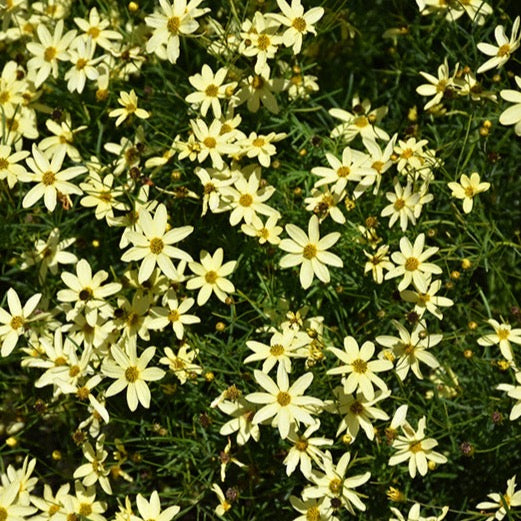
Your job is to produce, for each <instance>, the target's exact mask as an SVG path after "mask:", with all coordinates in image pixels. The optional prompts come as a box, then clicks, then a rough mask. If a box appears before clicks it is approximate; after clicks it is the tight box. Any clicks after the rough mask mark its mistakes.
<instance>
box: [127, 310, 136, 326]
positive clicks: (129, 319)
mask: <svg viewBox="0 0 521 521" xmlns="http://www.w3.org/2000/svg"><path fill="white" fill-rule="evenodd" d="M138 322H139V315H138V314H137V313H136V312H135V311H132V312H131V313H129V314H128V317H127V324H128V325H129V326H130V327H132V326H135V325H136V324H137V323H138Z"/></svg>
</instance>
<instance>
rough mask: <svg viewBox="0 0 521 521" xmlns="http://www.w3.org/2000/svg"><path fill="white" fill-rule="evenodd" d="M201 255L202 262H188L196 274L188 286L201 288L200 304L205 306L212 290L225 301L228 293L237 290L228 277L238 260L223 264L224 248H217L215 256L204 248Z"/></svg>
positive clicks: (198, 299) (189, 287) (198, 295)
mask: <svg viewBox="0 0 521 521" xmlns="http://www.w3.org/2000/svg"><path fill="white" fill-rule="evenodd" d="M200 257H201V263H200V264H199V263H198V262H190V263H189V264H188V266H189V268H190V269H191V270H192V271H193V272H194V273H195V275H196V276H195V277H194V278H192V279H189V280H188V282H187V283H186V288H187V289H189V290H192V289H199V293H198V294H197V304H198V305H199V306H203V305H204V304H205V303H206V302H207V301H208V299H209V298H210V296H211V294H212V292H213V293H215V296H216V297H217V298H218V299H219V300H220V301H221V302H225V300H226V295H227V293H233V292H234V291H235V286H234V285H233V284H232V283H231V282H230V281H229V280H228V279H227V278H226V277H228V275H231V273H232V271H233V270H234V269H235V266H236V264H237V261H228V262H226V263H225V264H223V258H224V250H223V249H222V248H217V250H215V252H214V254H213V256H212V255H210V254H209V253H208V252H207V251H205V250H202V251H201V256H200Z"/></svg>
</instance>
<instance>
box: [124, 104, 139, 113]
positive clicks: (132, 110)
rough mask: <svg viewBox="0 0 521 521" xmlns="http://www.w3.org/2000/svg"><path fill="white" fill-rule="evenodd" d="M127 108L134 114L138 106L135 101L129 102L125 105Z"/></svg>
mask: <svg viewBox="0 0 521 521" xmlns="http://www.w3.org/2000/svg"><path fill="white" fill-rule="evenodd" d="M125 109H126V111H127V112H128V113H129V114H133V113H134V112H136V109H137V106H136V105H135V104H134V103H132V102H129V103H127V104H126V105H125Z"/></svg>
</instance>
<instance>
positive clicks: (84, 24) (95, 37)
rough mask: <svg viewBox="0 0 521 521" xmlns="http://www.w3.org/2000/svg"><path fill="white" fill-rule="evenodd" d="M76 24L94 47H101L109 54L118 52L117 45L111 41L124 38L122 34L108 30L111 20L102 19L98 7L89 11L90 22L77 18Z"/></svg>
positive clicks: (75, 19)
mask: <svg viewBox="0 0 521 521" xmlns="http://www.w3.org/2000/svg"><path fill="white" fill-rule="evenodd" d="M74 23H75V24H76V25H77V26H78V27H79V28H80V29H81V30H82V31H83V32H84V34H83V35H81V36H82V37H83V38H84V39H85V40H90V41H92V43H93V47H95V46H96V45H99V46H100V47H102V48H103V49H105V50H106V51H109V52H110V51H115V50H116V44H115V42H113V41H111V40H121V39H122V38H123V35H122V34H120V33H118V32H117V31H112V30H111V29H108V27H110V20H107V19H102V18H101V17H100V15H99V13H98V9H97V8H96V7H93V8H92V9H91V10H90V11H89V18H88V20H85V19H84V18H79V17H75V18H74Z"/></svg>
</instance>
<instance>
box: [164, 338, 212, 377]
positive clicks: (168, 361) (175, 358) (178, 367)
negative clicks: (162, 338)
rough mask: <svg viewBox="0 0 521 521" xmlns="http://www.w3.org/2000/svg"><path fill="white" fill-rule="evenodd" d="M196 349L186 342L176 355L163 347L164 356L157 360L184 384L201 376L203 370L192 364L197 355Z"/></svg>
mask: <svg viewBox="0 0 521 521" xmlns="http://www.w3.org/2000/svg"><path fill="white" fill-rule="evenodd" d="M198 353H199V350H198V349H192V348H191V347H190V346H189V345H188V344H187V343H186V342H184V343H183V345H182V346H181V347H180V348H179V350H178V351H177V354H175V353H174V352H173V351H172V349H170V348H169V347H165V355H166V356H163V357H162V358H160V359H159V363H160V364H164V365H167V366H168V368H169V369H170V371H172V372H173V373H174V374H175V376H176V378H177V379H178V380H179V381H180V382H181V385H183V384H185V383H186V381H187V380H188V379H189V378H195V377H196V376H197V375H198V374H201V373H202V372H203V370H202V369H201V367H200V366H198V365H197V364H194V359H195V357H196V356H197V355H198Z"/></svg>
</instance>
